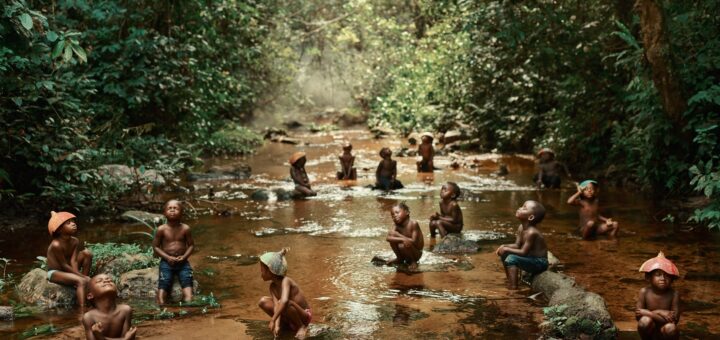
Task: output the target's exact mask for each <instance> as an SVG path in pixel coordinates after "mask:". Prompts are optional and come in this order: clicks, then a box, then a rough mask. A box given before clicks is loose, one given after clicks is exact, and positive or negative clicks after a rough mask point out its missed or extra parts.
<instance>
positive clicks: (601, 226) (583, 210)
mask: <svg viewBox="0 0 720 340" xmlns="http://www.w3.org/2000/svg"><path fill="white" fill-rule="evenodd" d="M599 192H600V189H599V188H598V186H597V182H596V181H594V180H592V179H588V180H585V181H583V182H582V183H580V184H578V186H577V192H576V193H575V194H574V195H572V196H571V197H570V198H569V199H568V201H567V202H568V204H570V205H576V206H579V207H580V223H579V225H578V229H579V230H580V234H581V235H582V237H583V238H584V239H586V240H587V239H591V238H593V237H595V236H597V235H603V234H607V235H608V236H611V237H615V235H617V232H618V230H619V227H618V223H617V221H614V220H613V219H611V218H607V217H604V216H602V215H600V212H599V200H598V198H597V195H598V193H599Z"/></svg>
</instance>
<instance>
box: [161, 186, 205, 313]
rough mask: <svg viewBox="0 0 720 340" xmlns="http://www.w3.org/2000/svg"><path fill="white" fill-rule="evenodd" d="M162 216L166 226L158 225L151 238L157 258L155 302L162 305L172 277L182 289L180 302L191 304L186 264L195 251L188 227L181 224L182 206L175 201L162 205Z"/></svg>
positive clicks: (189, 279)
mask: <svg viewBox="0 0 720 340" xmlns="http://www.w3.org/2000/svg"><path fill="white" fill-rule="evenodd" d="M163 215H165V218H166V219H167V223H165V224H163V225H161V226H160V227H159V228H158V230H157V232H156V233H155V238H154V239H153V249H154V250H155V254H157V255H158V256H160V276H159V278H158V294H157V302H158V304H160V305H163V304H165V300H166V299H167V296H168V293H169V292H171V291H172V285H173V281H174V280H175V276H177V277H178V280H179V281H180V287H182V295H183V301H186V302H187V301H191V300H192V295H193V270H192V267H191V266H190V262H188V258H189V257H190V254H192V252H193V249H195V243H194V242H193V239H192V234H191V233H190V227H189V226H188V225H187V224H185V223H182V217H183V206H182V203H180V201H178V200H170V201H167V203H165V207H164V208H163Z"/></svg>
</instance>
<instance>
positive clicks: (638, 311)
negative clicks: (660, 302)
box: [635, 288, 667, 324]
mask: <svg viewBox="0 0 720 340" xmlns="http://www.w3.org/2000/svg"><path fill="white" fill-rule="evenodd" d="M645 290H646V288H642V289H640V294H639V295H638V299H637V304H636V306H635V307H636V308H635V319H636V320H640V318H641V317H643V316H647V317H649V318H651V319H652V320H653V321H655V322H658V323H661V324H664V323H666V322H667V320H665V318H663V317H662V316H660V315H659V314H658V313H655V312H653V311H651V310H649V309H646V306H645Z"/></svg>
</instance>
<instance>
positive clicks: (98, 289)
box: [87, 274, 118, 303]
mask: <svg viewBox="0 0 720 340" xmlns="http://www.w3.org/2000/svg"><path fill="white" fill-rule="evenodd" d="M117 295H118V291H117V286H115V282H114V281H113V279H112V277H111V276H110V275H108V274H97V275H95V276H93V278H92V279H90V282H89V283H88V287H87V300H88V301H89V302H90V303H94V302H95V301H96V300H97V299H101V298H110V299H112V300H115V298H117Z"/></svg>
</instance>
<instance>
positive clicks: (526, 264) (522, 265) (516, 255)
mask: <svg viewBox="0 0 720 340" xmlns="http://www.w3.org/2000/svg"><path fill="white" fill-rule="evenodd" d="M515 217H517V219H518V220H520V227H518V230H517V236H516V237H515V243H513V244H503V245H501V246H500V247H498V249H497V250H496V251H495V253H496V254H497V255H499V256H500V259H501V260H502V263H503V266H504V267H505V276H506V277H507V280H508V289H510V290H516V289H518V274H519V272H518V269H522V270H523V271H525V272H528V273H530V274H533V275H534V274H539V273H542V272H544V271H545V270H547V268H548V259H547V244H545V238H543V236H542V234H541V233H540V230H538V228H537V226H538V225H539V224H540V222H542V220H543V218H544V217H545V207H543V206H542V204H540V202H536V201H526V202H525V204H523V205H522V206H521V207H520V208H519V209H518V210H517V211H516V212H515Z"/></svg>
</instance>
